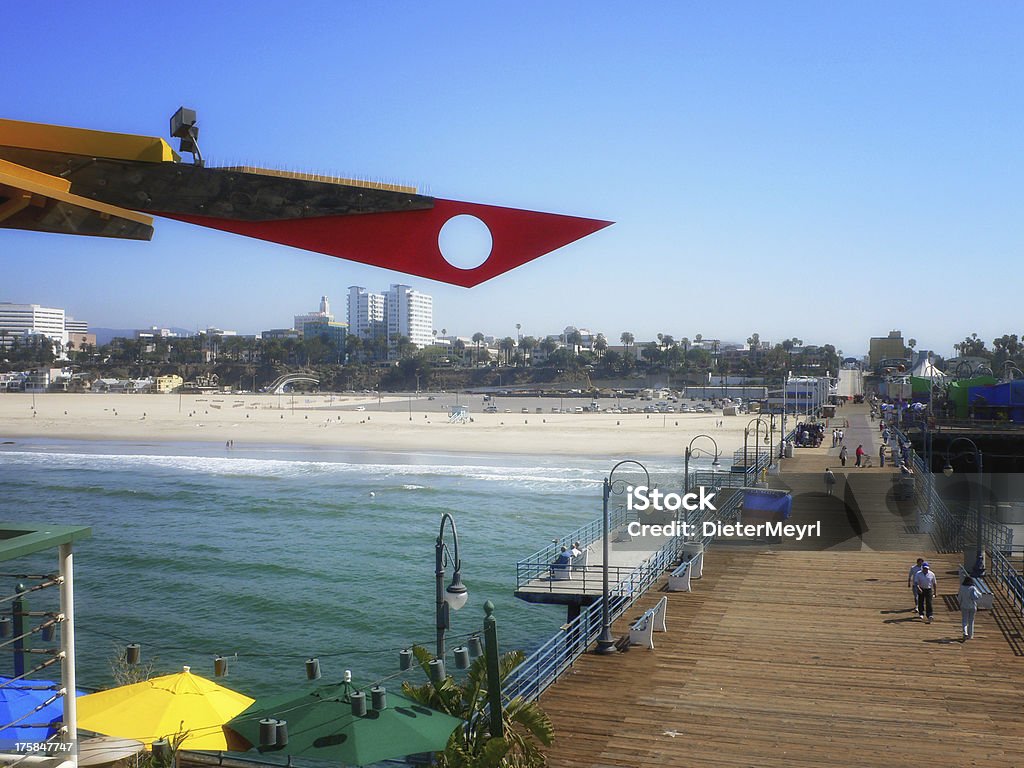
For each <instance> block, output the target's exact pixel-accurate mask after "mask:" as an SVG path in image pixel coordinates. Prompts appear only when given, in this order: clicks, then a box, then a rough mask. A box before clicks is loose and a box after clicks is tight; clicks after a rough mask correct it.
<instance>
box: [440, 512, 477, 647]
mask: <svg viewBox="0 0 1024 768" xmlns="http://www.w3.org/2000/svg"><path fill="white" fill-rule="evenodd" d="M446 522H447V523H448V524H449V526H450V527H451V529H452V541H453V543H454V549H453V550H452V551H449V549H448V545H447V544H445V542H444V525H445V523H446ZM449 563H451V564H452V566H453V567H454V569H455V571H454V572H453V573H452V583H451V584H449V585H448V587H447V589H446V588H445V586H444V569H445V566H446V565H448V564H449ZM434 565H435V573H436V577H437V582H436V595H437V601H436V603H437V658H438V659H442V660H443V659H444V634H445V632H446V631H447V630H448V628H449V627H450V626H451V611H457V610H459V609H460V608H461V607H462V606H464V605H465V604H466V601H467V600H469V590H468V589H466V585H465V584H463V583H462V560H461V559H460V558H459V534H458V531H456V530H455V519H454V518H453V517H452V516H451V515H450V514H449V513H448V512H445V513H444V514H443V515H442V516H441V527H440V528H439V529H438V533H437V544H436V545H435V549H434Z"/></svg>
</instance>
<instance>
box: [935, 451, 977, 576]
mask: <svg viewBox="0 0 1024 768" xmlns="http://www.w3.org/2000/svg"><path fill="white" fill-rule="evenodd" d="M960 441H963V442H965V443H970V446H971V450H970V452H964V453H961V454H957V455H958V456H963V455H967V456H972V457H973V461H974V468H975V470H976V471H977V473H978V479H977V485H978V491H977V496H975V491H974V489H971V497H972V498H973V499H974V507H975V512H976V514H977V518H976V520H977V522H976V523H975V532H974V533H975V538H976V539H977V547H976V550H975V558H974V568H972V569H971V576H984V575H985V545H984V543H983V542H982V538H981V527H982V517H981V477H982V464H981V458H982V456H981V450H980V449H979V448H978V444H977V443H975V442H974V441H973V440H971V438H969V437H954V438H953V439H952V440H951V441H950V442H949V445H947V446H946V466H944V467H943V468H942V474H944V475H945V476H946V477H951V476H952V475H953V464H952V463H951V462H950V455H949V452H950V449H952V447H953V446H954V445H956V444H957V443H958V442H960Z"/></svg>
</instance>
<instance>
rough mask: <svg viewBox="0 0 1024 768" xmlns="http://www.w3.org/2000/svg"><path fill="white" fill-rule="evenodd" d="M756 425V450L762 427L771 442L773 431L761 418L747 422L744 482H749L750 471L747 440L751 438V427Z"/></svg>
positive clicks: (744, 436) (744, 433)
mask: <svg viewBox="0 0 1024 768" xmlns="http://www.w3.org/2000/svg"><path fill="white" fill-rule="evenodd" d="M751 424H754V425H755V426H754V449H755V450H756V449H757V443H758V440H759V439H760V437H761V425H762V424H763V425H764V436H765V438H766V439H768V440H771V430H770V429H769V428H768V422H766V421H765V420H764V419H762V418H761V417H760V416H756V417H754V418H753V419H751V420H750V421H748V422H747V426H745V427H744V428H743V482H744V483H746V482H747V474H748V472H749V471H750V469H749V462H748V461H747V438H748V437H750V425H751Z"/></svg>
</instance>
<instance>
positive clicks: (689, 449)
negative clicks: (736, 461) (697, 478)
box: [683, 434, 721, 494]
mask: <svg viewBox="0 0 1024 768" xmlns="http://www.w3.org/2000/svg"><path fill="white" fill-rule="evenodd" d="M702 437H706V438H707V439H708V440H710V441H711V443H712V444H713V445H714V446H715V455H714V460H713V461H712V462H711V466H712V467H715V468H717V467H720V466H721V464H720V463H719V461H718V457H719V456H721V454H720V453H719V452H718V441H716V440H715V438H713V437H712V436H711V435H703V434H701V435H697V436H696V437H694V438H693V440H691V441H690V444H689V445H688V446H686V452H685V454H684V458H683V493H684V494H685V493H689V492H690V457H691V456H695V457H700V456H706V455H708V454H707V451H701V449H700V448H694V447H693V444H694V443H695V442H697V440H699V439H700V438H702Z"/></svg>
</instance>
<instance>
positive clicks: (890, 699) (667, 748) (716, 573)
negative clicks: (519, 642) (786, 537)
mask: <svg viewBox="0 0 1024 768" xmlns="http://www.w3.org/2000/svg"><path fill="white" fill-rule="evenodd" d="M917 556H918V553H917V552H907V553H895V552H856V553H855V552H772V551H756V552H755V551H752V550H750V549H741V548H738V547H736V548H730V547H715V548H713V549H712V550H711V551H710V552H709V554H708V560H707V562H706V564H705V569H704V574H705V575H704V578H703V579H701V580H700V581H697V582H694V591H693V592H692V593H664V594H667V595H668V599H669V606H668V630H669V631H668V632H667V633H665V634H657V635H655V638H654V643H655V649H654V650H644V649H641V648H633V649H631V650H630V651H629V652H627V653H624V654H620V655H616V656H611V657H606V656H596V655H587V656H584V657H582V658H581V659H580V660H579V661H577V663H576V665H575V667H574V668H573V670H572V671H571V672H570V673H569V674H567V675H565V676H564V677H563V678H562V679H561V680H559V682H558V683H557V684H555V685H554V686H553V687H551V688H549V689H548V690H547V692H545V694H544V695H543V696H542V697H541V705H542V706H543V707H544V709H545V710H546V711H547V712H548V714H549V715H550V716H551V718H552V720H553V721H554V726H555V733H556V741H555V744H554V745H553V746H552V747H551V748H550V749H549V750H548V753H547V754H548V764H549V765H550V766H551V767H552V768H558V767H559V766H566V768H568V767H570V766H572V767H574V768H576V767H579V766H593V767H594V768H597V767H600V768H605V767H606V766H623V767H624V768H627V767H628V768H639V767H640V766H652V767H653V766H658V767H659V768H660V767H661V766H709V765H713V766H736V767H737V768H739V767H740V766H743V767H744V768H747V767H752V766H758V767H760V766H787V767H788V768H797V767H801V766H806V768H819V767H820V766H824V765H831V766H854V765H856V766H878V767H879V768H892V766H901V765H912V764H918V765H924V766H928V767H929V768H940V767H942V766H948V767H949V768H963V767H964V766H973V765H979V766H981V765H984V766H1007V767H1009V766H1020V765H1021V764H1022V760H1024V757H1022V756H1024V717H1022V712H1024V638H1022V630H1024V626H1022V622H1021V617H1020V614H1019V613H1018V612H1015V611H1014V610H1013V608H1012V607H1011V606H1010V605H1009V604H1008V603H1007V602H1006V601H1005V600H1003V599H1002V598H1001V596H997V599H996V607H995V610H993V611H991V612H989V611H982V612H980V613H979V614H978V621H977V628H976V637H975V639H974V640H971V641H968V642H967V643H961V642H960V635H961V630H960V626H959V620H960V612H959V609H958V607H957V605H956V599H955V598H956V587H957V584H956V578H955V576H953V575H950V573H951V572H955V568H956V565H957V562H958V559H957V558H952V557H945V556H938V555H934V554H930V553H929V554H928V555H927V556H928V557H929V558H930V559H931V562H932V564H933V565H934V566H935V570H936V571H937V573H938V577H939V597H938V600H937V601H936V620H935V623H933V624H930V625H929V624H926V623H924V622H922V621H920V620H918V619H917V618H916V614H915V613H914V612H912V611H911V603H912V599H911V596H910V590H908V589H907V588H906V578H907V577H906V571H907V568H909V565H910V564H911V563H913V561H914V558H915V557H917ZM662 594H663V593H660V592H658V591H652V592H651V593H650V594H648V595H646V596H645V597H644V598H643V599H642V600H640V601H639V602H638V603H637V605H636V606H635V607H634V610H633V611H631V612H630V613H629V615H627V616H626V617H624V618H623V619H622V620H620V621H619V622H618V623H617V624H616V626H615V627H614V632H615V635H616V637H618V636H619V635H621V634H624V633H625V631H626V628H627V624H628V621H629V620H632V618H633V616H634V615H639V614H640V613H641V612H642V611H643V610H645V609H646V608H648V607H650V606H651V605H653V603H654V602H656V601H657V600H658V599H659V598H660V597H662Z"/></svg>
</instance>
